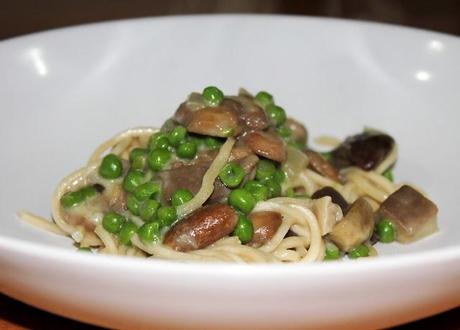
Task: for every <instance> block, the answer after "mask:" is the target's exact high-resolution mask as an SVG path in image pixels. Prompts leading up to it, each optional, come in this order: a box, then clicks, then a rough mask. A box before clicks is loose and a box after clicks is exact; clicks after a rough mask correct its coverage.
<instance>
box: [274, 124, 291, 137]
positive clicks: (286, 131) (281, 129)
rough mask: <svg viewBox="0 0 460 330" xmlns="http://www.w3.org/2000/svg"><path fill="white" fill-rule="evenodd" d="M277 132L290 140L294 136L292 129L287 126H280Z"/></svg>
mask: <svg viewBox="0 0 460 330" xmlns="http://www.w3.org/2000/svg"><path fill="white" fill-rule="evenodd" d="M276 131H277V132H278V135H279V136H281V137H282V138H288V137H290V136H291V134H292V131H291V129H290V128H289V127H287V126H280V127H278V128H277V129H276Z"/></svg>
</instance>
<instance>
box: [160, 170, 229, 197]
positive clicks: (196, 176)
mask: <svg viewBox="0 0 460 330" xmlns="http://www.w3.org/2000/svg"><path fill="white" fill-rule="evenodd" d="M210 165H211V162H210V161H203V162H199V163H195V164H192V165H181V166H178V167H176V168H171V169H169V170H164V171H160V172H158V178H159V179H160V180H161V183H162V184H161V190H162V194H161V196H162V199H163V201H164V202H167V201H169V200H170V199H171V196H172V194H173V193H174V192H175V191H176V190H177V189H179V188H183V189H187V190H189V191H190V192H191V193H192V194H194V195H195V194H196V193H197V192H198V191H199V190H200V187H201V183H202V181H203V176H204V174H205V173H206V171H207V170H208V168H209V166H210ZM228 193H229V190H228V189H227V188H226V187H225V186H224V185H222V184H221V183H220V181H218V180H216V182H215V183H214V191H213V193H212V195H211V196H210V197H209V200H210V201H216V200H221V199H222V198H225V197H226V196H227V195H228Z"/></svg>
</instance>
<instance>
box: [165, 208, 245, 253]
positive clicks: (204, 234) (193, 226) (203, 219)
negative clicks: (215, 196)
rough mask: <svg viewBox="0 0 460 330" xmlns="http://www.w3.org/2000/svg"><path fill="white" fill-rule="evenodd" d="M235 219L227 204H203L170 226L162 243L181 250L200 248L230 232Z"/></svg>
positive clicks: (235, 215)
mask: <svg viewBox="0 0 460 330" xmlns="http://www.w3.org/2000/svg"><path fill="white" fill-rule="evenodd" d="M237 221H238V215H237V214H236V211H235V210H234V209H232V208H231V207H230V206H229V205H227V204H213V205H207V206H203V207H201V208H199V209H198V210H196V211H195V212H193V213H192V214H190V215H188V216H187V217H186V218H184V219H182V220H180V221H179V222H178V223H176V224H175V225H174V226H173V227H171V229H170V230H169V231H168V232H167V233H166V235H165V237H164V240H163V244H165V245H167V246H169V247H171V248H172V249H174V250H176V251H182V252H186V251H192V250H198V249H202V248H205V247H206V246H208V245H210V244H212V243H215V242H216V241H218V240H219V239H221V238H223V237H224V236H227V235H228V234H230V233H231V232H232V231H233V229H234V228H235V226H236V223H237Z"/></svg>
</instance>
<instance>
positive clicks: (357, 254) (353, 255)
mask: <svg viewBox="0 0 460 330" xmlns="http://www.w3.org/2000/svg"><path fill="white" fill-rule="evenodd" d="M368 256H369V248H368V247H367V245H364V244H362V245H360V246H358V247H356V248H354V249H351V250H350V251H348V258H350V259H357V258H362V257H368Z"/></svg>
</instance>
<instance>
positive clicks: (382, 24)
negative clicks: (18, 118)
mask: <svg viewBox="0 0 460 330" xmlns="http://www.w3.org/2000/svg"><path fill="white" fill-rule="evenodd" d="M251 16H254V17H257V18H259V17H260V18H264V17H265V18H281V19H298V20H302V19H306V20H309V21H331V22H337V23H347V24H356V25H361V26H376V27H379V26H380V27H383V28H388V29H398V30H406V31H412V32H413V33H424V34H426V33H428V34H432V35H439V36H443V37H446V38H452V39H457V40H459V39H460V37H459V36H456V35H454V34H450V33H445V32H439V31H434V30H428V29H424V28H418V27H413V26H405V25H398V24H392V23H385V22H374V21H368V20H362V19H350V18H337V17H326V16H309V15H289V14H258V13H223V14H219V13H216V14H190V15H162V16H143V17H132V18H122V19H113V20H104V21H100V22H89V23H82V24H75V25H68V26H62V27H57V28H52V29H46V30H40V31H37V32H32V33H27V34H22V35H17V36H13V37H9V38H6V39H2V40H0V46H1V45H2V44H3V43H9V42H14V41H15V40H17V39H20V40H23V39H25V38H29V37H35V36H39V35H42V34H53V33H61V32H62V31H66V30H76V29H86V28H92V27H98V26H101V25H117V24H124V23H128V24H129V23H132V22H143V21H144V22H147V21H152V20H155V21H160V20H169V19H172V20H174V19H181V20H183V19H196V18H199V17H203V18H206V17H236V18H238V17H251Z"/></svg>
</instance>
